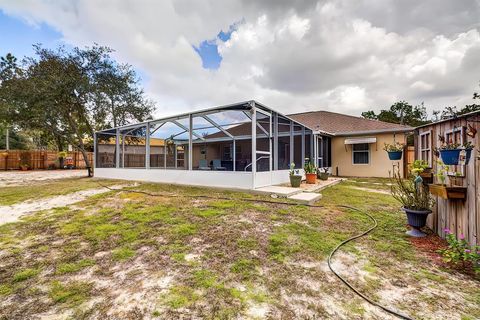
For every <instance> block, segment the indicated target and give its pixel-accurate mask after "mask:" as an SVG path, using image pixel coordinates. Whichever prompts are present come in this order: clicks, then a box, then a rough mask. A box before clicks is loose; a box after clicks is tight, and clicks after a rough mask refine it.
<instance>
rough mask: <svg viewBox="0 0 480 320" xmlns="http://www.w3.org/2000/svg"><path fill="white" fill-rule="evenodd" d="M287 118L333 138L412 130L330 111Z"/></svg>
mask: <svg viewBox="0 0 480 320" xmlns="http://www.w3.org/2000/svg"><path fill="white" fill-rule="evenodd" d="M288 116H289V117H290V118H292V119H293V120H295V121H298V122H300V123H302V124H304V125H306V126H308V127H310V128H312V129H313V130H315V131H324V132H327V133H329V134H332V135H335V136H345V135H357V134H369V133H382V132H408V131H412V130H413V129H414V128H412V127H410V126H405V125H401V124H396V123H389V122H383V121H378V120H370V119H365V118H362V117H355V116H350V115H346V114H341V113H335V112H330V111H310V112H303V113H294V114H290V115H288Z"/></svg>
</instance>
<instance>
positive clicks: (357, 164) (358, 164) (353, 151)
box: [352, 143, 371, 166]
mask: <svg viewBox="0 0 480 320" xmlns="http://www.w3.org/2000/svg"><path fill="white" fill-rule="evenodd" d="M359 144H366V145H367V149H366V150H355V146H356V145H359ZM358 152H366V153H367V163H355V153H358ZM370 164H371V152H370V143H358V144H352V165H354V166H368V165H370Z"/></svg>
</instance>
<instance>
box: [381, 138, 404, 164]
mask: <svg viewBox="0 0 480 320" xmlns="http://www.w3.org/2000/svg"><path fill="white" fill-rule="evenodd" d="M404 148H405V145H404V144H403V143H399V142H394V143H393V144H390V143H385V145H384V146H383V150H385V151H387V153H388V158H389V159H390V160H400V159H402V153H403V149H404Z"/></svg>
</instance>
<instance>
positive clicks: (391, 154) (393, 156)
mask: <svg viewBox="0 0 480 320" xmlns="http://www.w3.org/2000/svg"><path fill="white" fill-rule="evenodd" d="M402 153H403V152H402V151H388V158H389V159H390V160H400V159H402Z"/></svg>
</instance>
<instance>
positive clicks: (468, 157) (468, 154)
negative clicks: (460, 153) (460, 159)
mask: <svg viewBox="0 0 480 320" xmlns="http://www.w3.org/2000/svg"><path fill="white" fill-rule="evenodd" d="M471 155H472V149H468V150H467V154H466V155H465V164H468V162H469V161H470V157H471Z"/></svg>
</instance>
